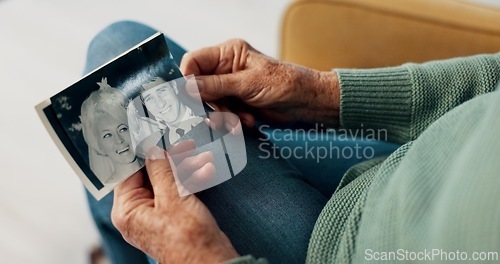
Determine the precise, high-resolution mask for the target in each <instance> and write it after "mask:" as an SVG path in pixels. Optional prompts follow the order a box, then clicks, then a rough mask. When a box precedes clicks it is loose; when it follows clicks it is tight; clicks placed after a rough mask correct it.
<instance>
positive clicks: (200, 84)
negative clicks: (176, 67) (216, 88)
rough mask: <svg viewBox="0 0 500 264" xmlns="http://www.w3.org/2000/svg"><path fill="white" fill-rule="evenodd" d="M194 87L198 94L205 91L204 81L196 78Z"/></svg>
mask: <svg viewBox="0 0 500 264" xmlns="http://www.w3.org/2000/svg"><path fill="white" fill-rule="evenodd" d="M196 85H197V86H198V91H199V92H200V93H201V92H202V91H203V89H205V81H204V80H202V79H200V78H196Z"/></svg>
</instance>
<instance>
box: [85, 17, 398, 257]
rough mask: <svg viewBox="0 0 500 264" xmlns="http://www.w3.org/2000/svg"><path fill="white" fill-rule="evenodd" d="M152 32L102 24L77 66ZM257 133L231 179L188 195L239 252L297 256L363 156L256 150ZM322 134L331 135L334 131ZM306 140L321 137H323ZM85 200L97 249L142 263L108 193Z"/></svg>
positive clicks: (382, 149) (175, 50)
mask: <svg viewBox="0 0 500 264" xmlns="http://www.w3.org/2000/svg"><path fill="white" fill-rule="evenodd" d="M155 32H156V30H155V29H152V28H151V27H148V26H145V25H143V24H139V23H136V22H131V21H123V22H118V23H114V24H112V25H110V26H108V27H107V28H105V29H104V30H102V31H101V32H100V33H98V34H97V36H96V37H95V38H94V39H93V40H92V42H91V43H90V45H89V49H88V53H87V62H86V66H85V70H84V73H85V74H86V73H88V72H90V71H92V70H94V69H95V68H97V67H99V66H101V65H102V64H104V63H106V62H107V61H109V60H111V59H113V58H114V57H116V56H117V55H119V54H121V53H123V52H124V51H126V50H128V49H129V48H131V47H133V46H134V45H136V44H138V43H139V42H141V41H142V40H144V39H146V38H148V37H149V36H151V35H152V34H154V33H155ZM166 41H167V44H168V47H169V49H170V52H171V53H172V55H173V57H174V60H175V61H176V62H177V63H178V64H180V60H181V58H182V56H183V54H184V53H185V50H184V49H182V48H181V47H180V46H179V45H177V44H176V43H175V42H173V41H172V40H170V39H169V38H168V37H166ZM269 131H271V130H269ZM279 136H280V133H276V137H274V138H273V140H275V141H276V142H275V143H277V144H278V145H279V146H281V147H294V145H295V146H297V145H300V144H302V143H303V142H284V141H280V140H279ZM261 138H262V134H260V133H258V132H257V131H255V130H245V141H246V147H247V150H246V151H247V157H248V163H247V166H246V167H245V169H244V170H243V171H242V172H241V173H240V174H239V175H237V176H236V177H234V178H233V179H231V180H229V181H227V182H224V183H223V184H220V185H218V186H215V187H213V188H210V189H208V190H206V191H203V192H201V193H198V194H196V195H197V196H198V197H199V198H200V199H201V200H202V201H203V203H205V205H206V206H207V207H208V208H209V210H210V212H211V213H212V214H213V215H214V217H215V219H216V220H217V223H218V224H219V227H220V228H221V230H223V231H224V232H225V233H226V235H227V236H228V237H229V239H230V240H231V242H232V243H233V245H234V247H235V248H236V250H237V251H238V253H240V254H241V255H246V254H252V255H254V256H256V257H266V258H267V259H268V261H270V263H304V261H305V257H306V252H307V247H308V243H309V239H310V236H311V232H312V229H313V227H314V224H315V222H316V219H317V217H318V215H319V213H320V212H321V210H322V208H323V207H324V205H325V204H326V202H327V201H328V199H329V197H330V196H331V195H332V194H333V191H334V190H335V188H336V186H337V184H338V182H339V181H340V178H341V176H342V175H343V173H344V172H345V171H346V170H347V169H348V168H349V167H350V166H352V165H353V164H356V163H358V162H360V161H362V160H363V158H351V159H347V160H331V159H330V160H321V161H318V160H317V159H316V160H314V159H308V158H295V159H293V158H291V160H285V159H283V158H280V157H270V158H262V157H263V156H265V155H263V152H262V149H261V148H260V147H259V146H261V144H262V143H263V142H264V141H262V140H261ZM328 141H335V138H331V139H328ZM353 142H357V143H356V144H358V143H359V144H361V145H363V144H364V145H365V146H366V145H367V144H368V145H370V144H371V145H373V148H374V149H375V154H376V155H381V154H384V153H387V152H391V151H393V150H394V149H395V148H396V147H397V146H395V145H387V144H384V143H377V142H375V143H374V142H363V141H352V142H350V143H345V142H343V143H342V142H337V143H336V144H353ZM310 144H311V145H312V146H314V145H322V144H325V142H310ZM290 161H292V162H290ZM292 163H293V164H294V165H295V166H294V165H291V164H292ZM301 171H302V172H304V173H302V172H301ZM88 201H89V205H90V210H91V212H92V216H93V218H94V221H95V223H96V225H97V228H98V230H99V232H100V235H101V237H102V240H103V247H104V250H105V252H106V254H107V256H108V257H109V258H110V260H111V261H112V263H120V264H121V263H134V264H137V263H148V258H147V256H146V255H145V254H144V253H142V252H141V251H139V250H137V249H135V248H134V247H132V246H130V245H129V244H128V243H127V242H125V241H124V240H123V238H122V236H121V235H120V233H119V232H118V231H117V230H116V229H115V227H114V226H113V225H112V223H111V219H110V212H111V207H112V204H113V194H112V193H111V194H109V195H108V196H106V197H104V198H103V199H102V200H101V201H96V200H95V199H94V198H93V197H92V196H91V195H90V194H88ZM166 239H168V238H166ZM150 261H151V260H150Z"/></svg>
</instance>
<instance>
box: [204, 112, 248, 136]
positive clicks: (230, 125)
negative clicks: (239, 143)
mask: <svg viewBox="0 0 500 264" xmlns="http://www.w3.org/2000/svg"><path fill="white" fill-rule="evenodd" d="M221 108H222V109H223V110H225V109H224V107H221ZM226 109H227V108H226ZM207 119H208V121H209V122H210V124H209V126H210V127H211V128H212V129H214V130H221V128H225V129H226V130H227V133H233V134H234V133H236V132H237V131H236V130H237V128H238V126H239V127H241V125H240V123H241V122H240V118H239V117H238V116H237V115H235V114H233V113H231V112H229V109H227V111H224V112H214V113H209V115H208V118H207Z"/></svg>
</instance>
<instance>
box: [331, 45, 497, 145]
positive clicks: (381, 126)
mask: <svg viewBox="0 0 500 264" xmlns="http://www.w3.org/2000/svg"><path fill="white" fill-rule="evenodd" d="M335 71H336V72H337V74H338V76H339V82H340V89H341V95H340V100H341V102H340V125H341V127H343V128H346V129H372V130H373V131H378V133H379V134H383V133H380V132H381V131H382V132H384V133H385V134H386V135H387V140H388V141H392V142H397V143H401V144H402V143H406V142H408V141H410V140H414V139H415V138H417V137H418V136H419V135H420V133H422V132H423V131H424V130H425V129H426V128H427V127H428V126H429V125H430V124H431V123H432V122H434V121H435V120H436V119H438V118H439V117H441V116H442V115H444V114H445V113H446V112H448V111H449V110H451V109H452V108H454V107H456V106H458V105H460V104H462V103H464V102H465V101H467V100H470V99H472V98H474V97H475V96H478V95H481V94H484V93H488V92H491V91H493V90H494V89H495V87H496V84H497V81H498V79H499V77H500V53H498V54H494V55H477V56H472V57H464V58H455V59H448V60H441V61H432V62H428V63H423V64H415V63H408V64H403V65H401V66H398V67H388V68H380V69H336V70H335ZM384 130H385V131H384ZM381 140H384V138H382V139H381Z"/></svg>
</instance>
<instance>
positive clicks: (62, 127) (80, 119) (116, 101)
mask: <svg viewBox="0 0 500 264" xmlns="http://www.w3.org/2000/svg"><path fill="white" fill-rule="evenodd" d="M37 110H38V112H39V114H40V116H41V118H42V120H43V121H44V123H45V124H46V127H47V129H48V130H49V132H50V133H51V135H52V137H53V139H54V141H56V144H58V146H59V148H60V149H61V151H62V152H63V154H64V155H65V157H66V159H67V160H68V162H69V163H70V164H71V165H72V167H73V168H74V170H75V171H76V172H77V174H78V175H79V177H80V178H81V180H82V182H83V183H84V185H85V186H86V187H87V189H88V190H89V192H90V193H92V194H93V196H94V197H95V198H96V199H100V198H102V197H103V196H105V195H106V194H108V193H109V192H110V191H111V190H113V188H114V187H115V186H116V185H117V184H119V183H120V182H122V181H124V180H125V179H127V178H128V177H129V176H131V175H132V174H133V173H135V172H136V171H138V170H139V169H141V168H142V166H143V165H144V159H145V155H146V153H147V150H148V149H149V148H150V147H152V146H155V145H159V146H161V147H163V148H164V149H166V148H167V147H168V146H170V145H171V144H173V143H175V142H176V141H178V140H179V139H180V138H181V137H182V136H184V134H186V133H187V132H189V131H190V130H191V129H192V128H193V127H195V126H197V125H198V124H200V123H202V121H203V116H206V112H205V109H204V107H203V104H202V102H201V99H199V98H193V96H189V95H188V94H187V91H186V79H185V78H184V77H183V76H182V74H181V72H180V71H179V68H178V66H177V65H176V64H175V62H174V61H173V60H172V58H171V55H170V53H169V50H168V47H167V44H166V43H165V40H164V37H163V34H161V33H157V34H155V35H153V36H152V37H151V38H149V39H147V40H145V41H144V42H142V43H140V44H138V45H137V46H136V47H134V48H132V49H130V50H129V51H127V52H125V53H124V54H122V55H121V56H119V57H117V58H116V59H115V60H113V61H111V62H109V63H107V64H106V65H104V66H102V67H100V68H98V69H97V70H95V71H94V72H92V73H90V74H88V75H87V76H85V77H83V78H82V79H80V80H79V81H78V82H76V83H74V84H73V85H71V86H69V87H68V88H67V89H65V90H63V91H62V92H60V93H58V94H56V95H55V96H53V97H51V98H50V100H48V101H45V102H43V103H41V104H40V105H38V106H37ZM207 129H208V128H207ZM207 134H208V133H207Z"/></svg>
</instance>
